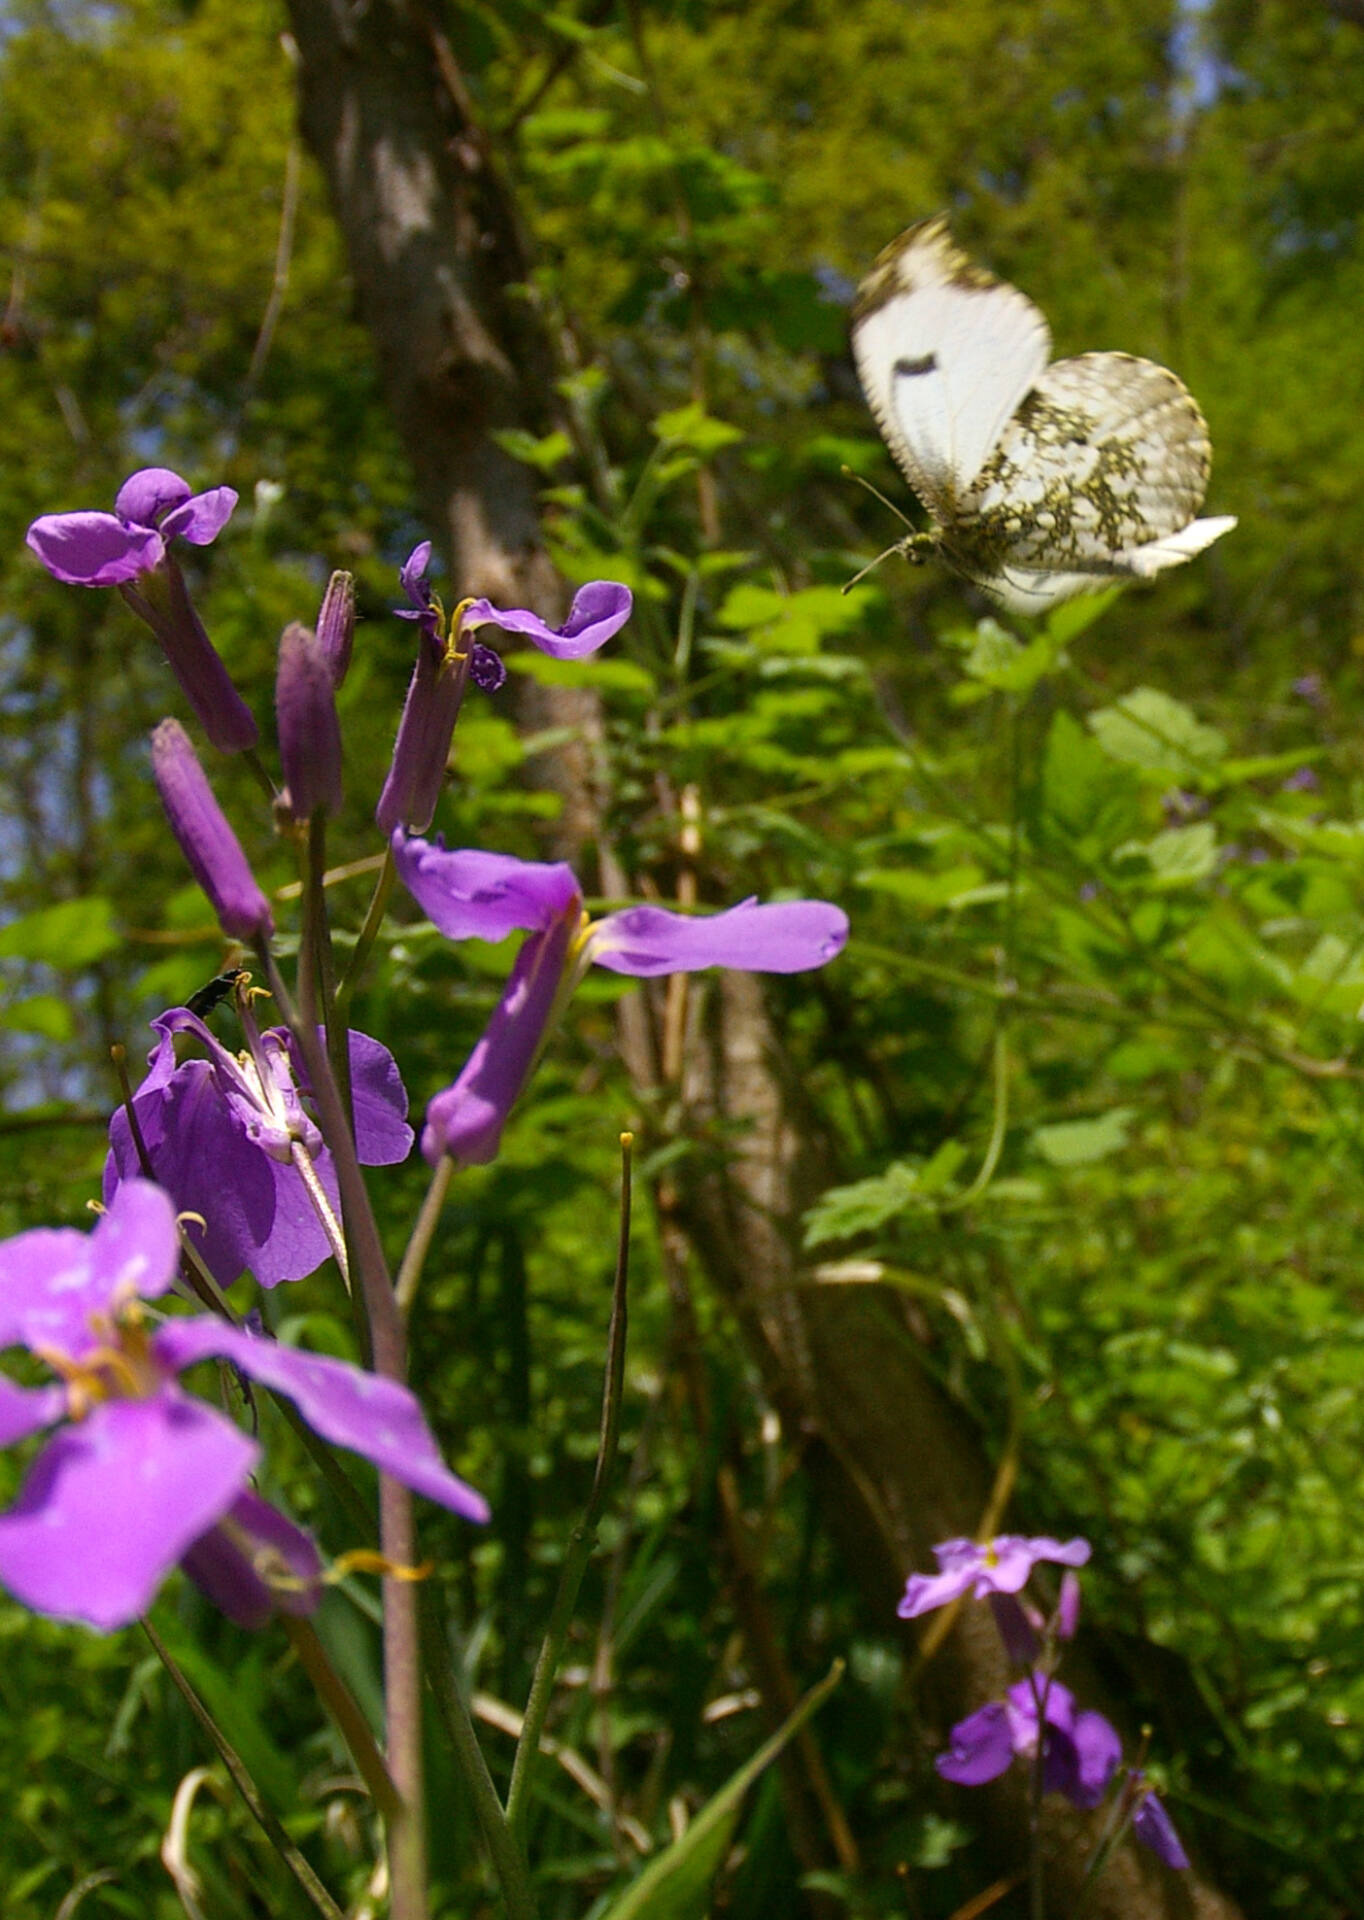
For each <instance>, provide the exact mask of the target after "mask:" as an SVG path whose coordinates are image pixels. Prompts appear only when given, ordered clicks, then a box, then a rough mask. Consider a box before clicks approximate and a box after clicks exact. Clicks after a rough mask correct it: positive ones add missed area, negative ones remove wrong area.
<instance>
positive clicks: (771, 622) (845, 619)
mask: <svg viewBox="0 0 1364 1920" xmlns="http://www.w3.org/2000/svg"><path fill="white" fill-rule="evenodd" d="M866 606H867V597H866V596H865V595H863V594H860V593H858V592H857V591H854V592H852V593H846V594H845V593H843V592H842V591H841V590H840V589H839V588H838V587H802V588H801V589H800V590H799V591H798V592H796V593H778V592H776V591H775V589H773V588H772V587H762V586H758V585H757V584H756V582H754V581H751V580H745V581H741V582H740V583H739V585H738V586H735V587H732V588H731V589H730V591H729V592H728V593H727V594H726V595H725V598H724V600H723V602H722V603H721V606H720V608H719V610H718V612H717V613H716V615H715V619H716V623H717V625H719V626H722V627H727V628H728V629H729V630H730V632H732V633H746V634H747V635H748V636H749V638H750V640H751V641H752V642H753V644H754V645H755V646H757V647H761V648H762V650H763V651H764V652H765V653H798V654H809V653H815V652H817V651H818V649H819V644H820V642H821V640H823V639H824V638H825V636H826V635H828V634H835V633H847V632H848V631H849V630H850V629H852V628H855V627H858V626H860V625H861V623H862V617H863V614H864V613H865V611H866Z"/></svg>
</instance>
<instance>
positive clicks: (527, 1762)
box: [507, 1133, 634, 1845]
mask: <svg viewBox="0 0 1364 1920" xmlns="http://www.w3.org/2000/svg"><path fill="white" fill-rule="evenodd" d="M620 1148H621V1189H620V1234H619V1239H618V1243H617V1248H616V1277H615V1284H614V1286H613V1288H612V1291H611V1321H610V1325H609V1327H608V1329H607V1335H606V1381H605V1385H604V1388H603V1391H602V1409H601V1438H600V1440H599V1441H598V1443H597V1466H596V1471H595V1472H594V1474H593V1476H592V1491H591V1493H590V1494H589V1495H588V1500H587V1508H586V1511H585V1512H584V1514H583V1517H582V1519H581V1520H580V1521H579V1522H578V1524H577V1526H576V1527H574V1529H573V1531H572V1533H571V1534H570V1535H569V1537H568V1546H567V1548H566V1550H565V1552H564V1564H563V1570H562V1571H561V1573H560V1575H559V1588H558V1592H557V1593H556V1594H555V1596H554V1605H553V1607H552V1608H551V1610H550V1616H549V1625H548V1626H547V1627H546V1628H545V1637H544V1640H543V1642H542V1643H541V1647H540V1653H539V1657H538V1658H537V1660H536V1662H535V1672H534V1674H533V1676H532V1678H531V1683H530V1697H529V1699H528V1700H527V1701H526V1716H525V1719H524V1721H523V1722H522V1725H521V1737H520V1739H519V1740H518V1741H517V1743H516V1758H515V1759H514V1761H513V1762H512V1777H511V1786H510V1788H509V1789H508V1793H507V1819H508V1821H509V1823H510V1825H511V1830H512V1837H513V1839H515V1840H516V1841H517V1843H518V1845H519V1844H520V1843H521V1840H522V1837H523V1834H524V1831H525V1824H526V1811H527V1802H528V1798H529V1794H530V1784H531V1779H532V1776H533V1773H534V1769H535V1764H536V1762H537V1761H538V1759H539V1757H540V1734H541V1732H542V1731H543V1728H544V1724H545V1715H546V1714H547V1713H548V1711H549V1697H550V1692H551V1689H552V1688H553V1685H554V1677H555V1674H556V1673H557V1672H558V1669H559V1661H560V1659H561V1658H562V1656H563V1650H564V1641H565V1640H566V1639H567V1637H568V1629H569V1626H570V1625H571V1623H572V1620H573V1608H574V1606H575V1605H576V1603H577V1599H578V1589H579V1587H580V1586H581V1585H582V1579H583V1575H584V1573H586V1571H587V1563H588V1561H589V1560H590V1559H591V1557H592V1549H593V1548H594V1547H595V1546H596V1544H597V1527H598V1524H599V1523H600V1520H601V1516H602V1509H603V1508H604V1507H605V1505H606V1493H607V1488H608V1486H609V1485H610V1480H611V1473H612V1469H613V1468H614V1467H615V1464H616V1450H617V1447H618V1444H619V1441H620V1412H621V1399H622V1394H623V1389H624V1385H625V1336H626V1332H627V1325H628V1315H627V1292H628V1287H627V1283H628V1280H629V1274H630V1174H631V1165H632V1155H633V1148H634V1135H633V1134H630V1133H623V1134H622V1135H621V1136H620Z"/></svg>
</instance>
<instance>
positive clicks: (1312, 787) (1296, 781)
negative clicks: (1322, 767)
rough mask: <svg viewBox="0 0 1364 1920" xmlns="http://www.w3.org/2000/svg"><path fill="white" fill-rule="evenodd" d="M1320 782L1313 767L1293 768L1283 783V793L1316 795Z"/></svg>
mask: <svg viewBox="0 0 1364 1920" xmlns="http://www.w3.org/2000/svg"><path fill="white" fill-rule="evenodd" d="M1320 789H1321V781H1320V779H1319V777H1318V775H1317V772H1316V769H1315V768H1314V767H1295V768H1294V769H1293V771H1292V773H1290V774H1289V776H1288V778H1287V779H1286V780H1285V781H1284V783H1283V791H1284V792H1285V793H1317V792H1319V791H1320Z"/></svg>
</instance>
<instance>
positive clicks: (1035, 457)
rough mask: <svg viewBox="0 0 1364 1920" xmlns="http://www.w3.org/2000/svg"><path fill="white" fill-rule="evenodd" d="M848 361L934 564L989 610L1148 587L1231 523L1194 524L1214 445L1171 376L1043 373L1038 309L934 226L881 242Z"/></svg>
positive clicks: (1124, 366) (1047, 347) (916, 544)
mask: <svg viewBox="0 0 1364 1920" xmlns="http://www.w3.org/2000/svg"><path fill="white" fill-rule="evenodd" d="M853 352H854V357H855V358H856V361H857V368H858V374H859V376H860V378H861V381H862V386H863V390H864V392H865V393H866V396H867V401H868V404H869V406H870V407H871V410H872V413H873V415H874V416H875V419H876V423H877V425H878V427H879V428H880V430H881V433H882V436H883V437H884V439H885V441H886V443H887V445H888V446H889V448H890V450H891V452H892V453H893V454H894V456H895V459H896V461H897V462H898V464H899V466H900V467H901V469H902V470H903V472H904V474H905V477H906V479H907V480H908V481H909V483H910V485H911V486H912V487H913V488H914V490H915V492H916V493H917V494H918V496H919V498H920V499H921V500H922V501H923V504H924V506H925V507H926V508H927V510H928V512H929V515H930V517H931V518H932V520H933V522H934V527H933V530H932V531H931V532H930V533H927V534H913V535H911V536H910V537H909V538H908V539H907V540H904V541H901V542H900V543H899V551H901V552H902V553H904V554H905V557H906V558H907V559H909V560H911V561H914V562H916V563H917V562H918V561H920V560H922V559H924V558H925V557H926V556H927V554H928V552H930V551H936V552H938V553H940V554H941V556H942V557H943V559H944V560H946V561H947V562H948V563H949V564H950V565H951V566H953V567H955V568H956V570H957V571H958V572H959V573H962V574H964V575H965V576H966V578H967V579H969V580H973V581H974V582H975V583H976V584H977V585H978V586H980V587H982V588H983V589H984V591H985V592H987V593H988V594H990V595H991V597H992V598H994V599H995V600H997V601H999V602H1000V603H1001V604H1002V605H1005V606H1008V607H1012V608H1014V609H1015V610H1019V611H1026V612H1037V611H1040V610H1041V609H1043V608H1045V607H1048V606H1053V605H1055V604H1056V603H1057V602H1058V601H1060V600H1065V599H1069V598H1070V597H1071V596H1072V595H1073V594H1076V593H1085V592H1091V591H1093V590H1095V589H1096V588H1099V587H1102V586H1105V585H1107V584H1108V583H1109V582H1111V581H1113V580H1121V579H1132V578H1137V579H1146V578H1150V577H1151V576H1153V575H1154V574H1156V573H1158V572H1160V571H1162V570H1163V569H1164V568H1166V567H1170V566H1175V565H1177V564H1178V563H1179V562H1180V561H1183V560H1187V559H1189V558H1191V557H1192V556H1193V554H1195V553H1197V552H1199V551H1201V549H1202V548H1203V547H1205V546H1207V545H1208V544H1209V543H1210V542H1211V541H1213V540H1215V539H1216V538H1217V537H1218V536H1219V534H1222V533H1225V532H1226V531H1227V530H1228V529H1229V528H1231V527H1233V526H1234V525H1235V524H1236V522H1235V521H1234V520H1233V519H1231V518H1229V517H1222V518H1214V519H1207V520H1199V519H1197V518H1195V516H1196V515H1197V512H1198V509H1199V507H1200V506H1201V505H1202V502H1203V495H1204V492H1205V491H1206V488H1207V482H1208V474H1209V470H1210V467H1211V460H1212V450H1211V445H1210V443H1209V439H1208V431H1207V427H1206V425H1205V424H1204V421H1203V416H1202V414H1201V413H1200V412H1199V410H1198V407H1197V405H1196V404H1195V402H1194V400H1193V397H1192V396H1191V395H1190V393H1189V391H1188V389H1187V388H1186V387H1185V386H1184V384H1183V382H1182V381H1180V380H1179V379H1177V378H1176V376H1175V375H1174V374H1173V373H1170V372H1169V371H1168V370H1167V369H1166V368H1164V367H1159V366H1156V365H1155V364H1154V363H1153V362H1152V361H1149V360H1139V359H1136V358H1135V357H1134V356H1133V355H1131V354H1125V353H1086V354H1081V355H1078V356H1077V357H1076V358H1074V359H1070V360H1058V361H1055V362H1054V363H1052V364H1050V365H1049V364H1048V357H1049V355H1050V352H1051V336H1050V333H1049V331H1048V328H1047V323H1046V321H1045V320H1044V319H1043V317H1042V315H1041V313H1040V312H1039V311H1038V309H1037V308H1036V307H1035V306H1034V305H1033V303H1032V302H1031V301H1030V300H1029V299H1028V298H1027V297H1026V296H1025V295H1024V294H1022V293H1020V292H1019V291H1018V289H1017V288H1016V287H1011V286H1008V285H1007V284H1006V283H1005V282H1004V281H1001V280H996V279H995V278H994V276H993V275H992V274H990V273H987V272H986V271H985V270H984V269H983V268H981V267H978V266H976V265H975V264H974V262H972V261H970V260H969V259H968V258H967V257H966V255H965V254H963V253H961V252H960V250H959V249H958V248H957V247H956V245H955V244H954V242H953V241H952V238H951V236H950V234H949V233H948V231H947V225H946V222H945V221H944V220H943V218H942V217H941V216H938V217H937V218H936V219H933V220H926V221H922V222H920V224H919V225H918V226H915V227H911V228H910V229H909V230H908V232H906V233H904V234H902V235H901V236H900V238H899V239H898V240H897V241H895V242H893V243H892V245H891V246H890V247H888V248H887V249H886V250H885V252H884V253H883V254H882V255H881V257H880V259H879V260H878V261H877V263H876V266H875V267H874V268H873V270H872V272H871V274H870V275H869V276H868V277H867V279H866V280H865V281H864V282H863V284H862V286H861V288H860V289H859V292H858V298H857V303H856V305H855V307H854V309H853Z"/></svg>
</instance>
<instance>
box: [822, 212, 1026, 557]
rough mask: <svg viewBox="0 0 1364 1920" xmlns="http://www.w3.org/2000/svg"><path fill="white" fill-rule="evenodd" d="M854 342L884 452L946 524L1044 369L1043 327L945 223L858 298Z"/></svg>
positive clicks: (900, 243) (929, 227) (931, 224)
mask: <svg viewBox="0 0 1364 1920" xmlns="http://www.w3.org/2000/svg"><path fill="white" fill-rule="evenodd" d="M852 341H853V354H854V357H855V359H856V361H857V370H858V375H859V377H860V379H861V381H862V388H863V391H864V392H865V394H866V396H867V402H868V404H869V406H870V407H871V410H872V413H873V414H874V416H875V418H876V424H877V426H878V427H879V428H880V430H881V433H882V436H883V437H884V439H885V441H886V444H887V445H888V446H889V448H890V450H891V452H892V453H893V454H894V456H895V458H896V460H897V461H898V462H899V464H900V467H901V468H902V470H903V472H904V475H905V478H906V479H907V480H908V481H909V484H910V485H911V486H912V487H913V489H914V491H915V492H916V493H917V494H918V495H919V498H920V499H921V500H922V501H923V503H924V505H925V506H926V507H927V508H928V510H929V512H930V513H931V514H932V515H933V517H934V519H936V520H937V521H938V522H939V523H940V524H947V523H949V522H950V521H952V520H953V519H954V518H955V517H956V514H957V511H958V506H959V502H960V501H961V499H962V498H963V496H964V495H965V494H966V492H967V490H968V489H969V488H970V486H971V484H972V482H973V481H974V480H975V479H976V477H977V475H978V474H979V473H980V470H981V468H982V466H983V465H984V464H985V462H986V460H987V459H988V457H989V455H990V453H991V450H992V449H993V448H994V446H995V444H996V442H997V441H998V439H999V436H1000V434H1001V432H1002V431H1003V430H1004V427H1005V424H1006V422H1007V421H1008V420H1009V418H1010V416H1011V415H1012V414H1013V412H1014V411H1015V409H1016V408H1017V407H1018V405H1019V403H1020V402H1021V401H1022V400H1023V398H1024V396H1025V395H1026V394H1027V393H1028V391H1029V389H1030V388H1031V387H1032V386H1033V384H1034V382H1035V381H1036V380H1037V378H1038V376H1039V374H1040V373H1041V372H1042V370H1043V368H1044V367H1045V366H1046V364H1047V355H1048V353H1049V352H1050V351H1051V340H1050V336H1049V334H1048V332H1047V323H1046V321H1045V320H1044V319H1043V318H1042V315H1041V314H1040V313H1039V312H1038V310H1037V308H1036V307H1035V306H1034V305H1033V303H1032V301H1031V300H1029V299H1027V298H1026V297H1025V296H1024V295H1023V294H1021V293H1019V291H1018V290H1017V288H1016V287H1010V286H1006V285H1005V284H1004V282H1003V281H1001V280H996V279H995V278H994V276H993V275H992V274H988V273H985V272H984V271H983V270H982V269H981V268H979V267H977V266H975V265H974V264H973V263H972V262H971V261H970V260H968V259H967V257H966V255H965V254H964V253H962V252H961V250H960V249H959V248H958V247H957V246H955V245H954V244H953V241H952V238H951V236H950V234H949V233H948V231H947V225H946V222H945V221H944V220H943V219H942V217H941V216H939V217H938V218H936V219H933V220H925V221H921V222H920V224H919V225H918V226H916V227H911V228H910V229H909V231H908V232H907V233H903V234H901V236H900V238H899V239H898V240H896V241H895V242H894V243H893V244H892V245H891V246H889V247H887V248H886V250H885V252H884V253H882V254H881V256H880V258H879V259H878V261H877V263H876V265H875V267H874V268H873V269H872V272H871V273H870V274H869V275H868V277H867V278H866V280H864V281H863V283H862V286H861V287H860V289H859V291H858V297H857V304H856V306H855V308H854V310H853V323H852Z"/></svg>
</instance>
